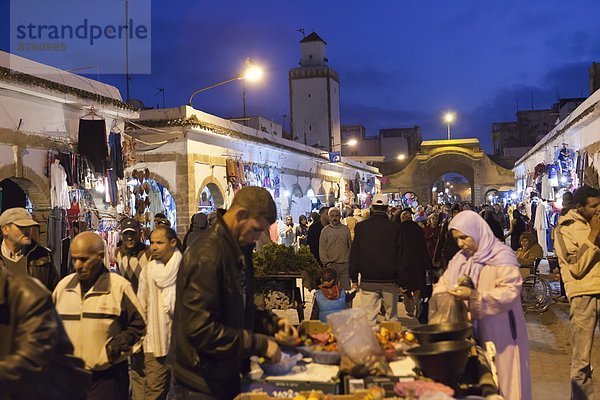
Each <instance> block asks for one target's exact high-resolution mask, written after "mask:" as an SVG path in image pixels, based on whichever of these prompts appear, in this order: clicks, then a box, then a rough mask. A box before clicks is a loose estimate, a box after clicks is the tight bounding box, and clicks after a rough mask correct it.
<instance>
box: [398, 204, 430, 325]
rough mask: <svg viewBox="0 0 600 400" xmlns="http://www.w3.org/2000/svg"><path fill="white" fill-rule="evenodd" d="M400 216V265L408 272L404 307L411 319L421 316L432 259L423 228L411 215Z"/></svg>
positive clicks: (404, 286) (404, 287) (405, 282)
mask: <svg viewBox="0 0 600 400" xmlns="http://www.w3.org/2000/svg"><path fill="white" fill-rule="evenodd" d="M402 214H403V215H401V216H400V221H401V222H400V224H399V228H398V230H399V238H400V239H399V242H400V246H401V247H400V254H401V257H400V263H401V264H402V268H403V270H404V271H405V272H406V279H405V281H404V285H403V289H404V294H403V297H404V307H405V308H406V312H407V314H408V315H409V316H410V317H413V316H416V317H417V318H420V317H421V318H422V317H423V316H420V311H421V309H420V306H419V304H420V298H421V291H422V290H423V289H424V288H425V285H426V276H427V272H428V271H430V270H431V259H430V258H429V253H428V251H427V241H426V240H425V233H424V232H423V228H421V227H420V226H419V224H417V223H416V222H414V221H413V220H412V219H411V215H410V214H409V215H408V216H406V217H405V216H404V212H403V213H402Z"/></svg>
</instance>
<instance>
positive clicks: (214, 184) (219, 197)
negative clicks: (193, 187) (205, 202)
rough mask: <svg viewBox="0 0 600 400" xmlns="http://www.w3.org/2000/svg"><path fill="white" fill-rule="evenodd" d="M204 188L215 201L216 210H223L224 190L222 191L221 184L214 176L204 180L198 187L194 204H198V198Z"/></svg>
mask: <svg viewBox="0 0 600 400" xmlns="http://www.w3.org/2000/svg"><path fill="white" fill-rule="evenodd" d="M205 187H207V188H208V190H210V194H211V195H212V197H213V199H214V201H215V206H216V207H217V208H224V207H225V189H223V186H222V185H221V182H219V180H218V179H216V178H215V177H214V176H207V177H206V178H204V180H203V181H202V183H201V184H200V186H199V188H200V189H199V190H198V196H197V198H196V204H200V196H201V195H202V191H203V190H204V188H205Z"/></svg>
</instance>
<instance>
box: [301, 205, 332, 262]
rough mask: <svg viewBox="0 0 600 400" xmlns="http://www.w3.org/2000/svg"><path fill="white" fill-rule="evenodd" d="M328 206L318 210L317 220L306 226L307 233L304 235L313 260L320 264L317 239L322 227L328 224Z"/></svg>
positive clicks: (319, 236) (319, 237)
mask: <svg viewBox="0 0 600 400" xmlns="http://www.w3.org/2000/svg"><path fill="white" fill-rule="evenodd" d="M328 213H329V207H321V209H320V210H319V220H318V221H313V223H312V224H311V225H310V226H309V227H308V234H307V235H306V244H307V245H308V247H310V252H311V253H312V254H313V256H314V257H315V260H317V262H318V263H319V264H321V259H320V257H319V240H320V239H321V231H322V230H323V228H324V227H326V226H327V225H329V214H328Z"/></svg>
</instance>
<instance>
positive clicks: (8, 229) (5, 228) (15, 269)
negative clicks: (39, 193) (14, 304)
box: [0, 207, 59, 291]
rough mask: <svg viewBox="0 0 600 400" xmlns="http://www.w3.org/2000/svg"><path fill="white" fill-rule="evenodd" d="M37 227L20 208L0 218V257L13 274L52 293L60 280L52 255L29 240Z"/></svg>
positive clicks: (12, 209)
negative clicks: (0, 235) (38, 282)
mask: <svg viewBox="0 0 600 400" xmlns="http://www.w3.org/2000/svg"><path fill="white" fill-rule="evenodd" d="M34 226H39V224H38V223H37V222H36V221H34V220H33V217H32V216H31V214H29V212H28V211H27V210H26V209H24V208H20V207H15V208H9V209H7V210H5V211H4V212H3V213H2V215H0V228H1V229H2V237H3V239H2V244H0V249H1V251H0V257H1V258H2V259H3V261H4V264H5V265H6V268H7V269H8V270H9V271H11V273H13V274H14V275H27V276H30V277H32V278H36V279H37V280H39V281H40V282H42V283H43V284H44V286H46V287H47V288H48V290H50V291H52V290H54V288H55V287H56V284H57V283H58V281H59V276H58V272H57V271H56V268H55V267H54V264H53V263H52V253H51V252H50V250H49V249H47V248H45V247H43V246H41V245H40V244H39V243H37V242H36V241H35V240H33V239H32V238H31V230H32V228H33V227H34Z"/></svg>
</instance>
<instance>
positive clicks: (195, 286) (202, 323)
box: [178, 249, 267, 358]
mask: <svg viewBox="0 0 600 400" xmlns="http://www.w3.org/2000/svg"><path fill="white" fill-rule="evenodd" d="M208 253H210V254H208ZM193 256H194V257H193V258H192V257H190V253H187V254H186V257H185V258H184V261H183V263H182V264H183V266H184V268H185V269H186V270H187V271H186V275H188V282H187V287H186V290H185V292H184V293H183V295H182V301H181V306H182V308H183V310H182V311H183V313H182V318H181V319H180V320H179V321H178V322H180V323H181V324H180V327H179V328H178V329H183V330H184V332H183V333H184V335H185V336H186V337H187V339H188V340H189V342H190V343H191V345H192V346H193V347H194V348H195V349H196V351H197V352H198V354H205V355H209V356H212V357H219V358H228V357H242V358H247V357H250V356H251V355H260V356H264V355H265V354H266V350H267V336H265V335H261V334H255V333H253V332H252V331H250V330H247V329H242V328H236V327H231V326H226V325H225V324H223V323H222V322H221V321H222V318H221V317H222V313H223V312H224V310H222V309H221V306H220V304H221V301H220V300H221V296H224V295H225V294H224V293H222V292H223V291H226V290H228V289H230V288H228V287H227V285H226V283H225V282H223V278H224V277H223V271H222V263H221V261H220V257H218V256H217V255H216V254H214V249H213V250H212V251H209V252H207V253H204V254H202V255H199V254H197V253H194V254H193ZM248 301H252V299H250V300H248Z"/></svg>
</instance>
